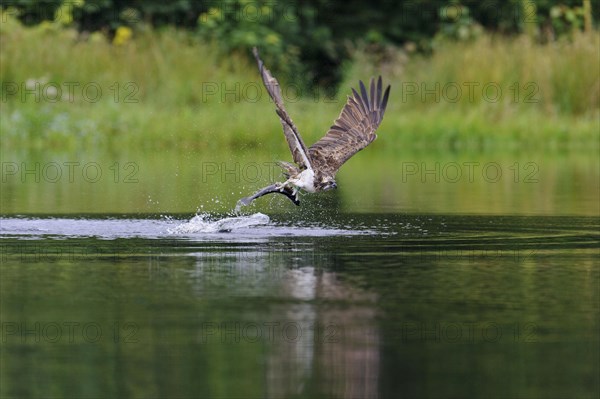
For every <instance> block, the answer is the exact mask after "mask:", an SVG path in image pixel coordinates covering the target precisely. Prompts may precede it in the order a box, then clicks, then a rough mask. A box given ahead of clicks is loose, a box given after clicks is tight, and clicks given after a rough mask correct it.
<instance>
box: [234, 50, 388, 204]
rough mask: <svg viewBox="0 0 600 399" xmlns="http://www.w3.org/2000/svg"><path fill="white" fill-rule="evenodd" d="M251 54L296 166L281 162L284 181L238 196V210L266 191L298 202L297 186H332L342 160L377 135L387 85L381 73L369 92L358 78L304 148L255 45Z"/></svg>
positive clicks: (321, 188)
mask: <svg viewBox="0 0 600 399" xmlns="http://www.w3.org/2000/svg"><path fill="white" fill-rule="evenodd" d="M253 53H254V57H255V58H256V61H257V62H258V69H259V70H260V74H261V77H262V80H263V83H264V84H265V87H266V89H267V92H268V93H269V96H271V98H272V99H273V102H274V103H275V108H276V109H275V112H277V115H278V116H279V120H280V122H281V125H282V127H283V133H284V135H285V139H286V140H287V143H288V146H289V147H290V151H291V153H292V158H293V160H294V162H295V163H296V164H297V165H298V166H295V165H293V164H291V163H288V162H281V166H282V167H283V169H284V173H285V175H286V177H288V180H287V181H286V182H284V183H276V184H273V185H271V186H269V187H266V188H264V189H262V190H260V191H258V192H257V193H255V194H254V195H252V196H249V197H245V198H242V199H241V200H240V201H239V202H238V207H237V208H238V210H239V207H240V206H241V205H248V204H249V203H250V202H252V201H253V200H254V199H256V198H258V197H261V196H263V195H266V194H270V193H282V194H285V195H286V196H287V197H288V198H290V199H291V200H292V201H293V202H294V203H295V204H296V205H299V204H300V201H299V200H298V190H299V189H304V190H306V191H308V192H320V191H326V190H329V189H332V188H336V187H337V184H336V182H335V175H336V173H337V171H338V170H339V169H340V167H341V166H342V165H343V164H344V162H346V161H347V160H348V159H350V158H351V157H352V156H353V155H354V154H356V153H357V152H358V151H360V150H362V149H363V148H365V147H366V146H368V145H369V144H370V143H371V142H372V141H373V140H375V139H376V138H377V135H376V134H375V131H376V130H377V128H378V127H379V124H380V123H381V121H382V120H383V114H384V113H385V108H386V106H387V102H388V97H389V94H390V86H389V85H388V86H387V87H386V89H385V91H383V90H382V81H381V76H379V78H378V79H377V84H375V80H374V79H373V78H371V82H370V85H369V92H367V89H366V87H365V85H364V83H363V82H362V81H359V87H360V94H359V93H358V92H357V91H356V90H354V89H352V96H348V101H347V102H346V105H344V108H343V109H342V112H341V113H340V115H339V116H338V118H337V119H336V120H335V122H334V124H333V125H332V126H331V127H330V128H329V130H328V131H327V133H326V134H325V136H323V137H322V138H321V139H320V140H319V141H317V142H316V143H314V144H313V145H312V146H310V147H309V148H307V147H306V145H305V144H304V141H302V137H301V136H300V133H299V132H298V128H297V127H296V126H295V125H294V122H293V121H292V119H291V118H290V116H289V114H288V113H287V111H286V110H285V107H284V105H283V97H282V95H281V88H280V87H279V82H277V79H275V78H274V77H273V75H271V72H270V71H269V70H268V69H267V68H265V66H264V63H263V61H262V60H261V59H260V57H259V55H258V50H257V49H256V48H254V49H253Z"/></svg>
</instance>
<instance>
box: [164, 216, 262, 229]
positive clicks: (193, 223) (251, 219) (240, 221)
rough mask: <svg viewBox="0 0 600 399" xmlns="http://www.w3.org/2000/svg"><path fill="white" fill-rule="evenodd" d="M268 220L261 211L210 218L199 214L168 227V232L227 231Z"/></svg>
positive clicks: (256, 224) (259, 224) (260, 224)
mask: <svg viewBox="0 0 600 399" xmlns="http://www.w3.org/2000/svg"><path fill="white" fill-rule="evenodd" d="M270 221H271V219H270V218H269V217H268V216H267V215H265V214H263V213H255V214H253V215H248V216H235V217H226V218H223V219H212V218H211V216H210V215H208V214H200V215H196V216H194V217H193V218H192V219H190V220H189V221H188V222H185V223H183V224H180V225H179V226H176V227H174V228H170V229H168V232H169V233H171V234H190V233H229V232H232V231H237V230H241V229H247V228H249V227H253V226H262V225H267V224H269V223H270Z"/></svg>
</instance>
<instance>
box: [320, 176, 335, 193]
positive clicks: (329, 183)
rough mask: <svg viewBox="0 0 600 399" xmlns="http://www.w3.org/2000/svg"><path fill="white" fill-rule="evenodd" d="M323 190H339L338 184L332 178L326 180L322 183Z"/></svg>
mask: <svg viewBox="0 0 600 399" xmlns="http://www.w3.org/2000/svg"><path fill="white" fill-rule="evenodd" d="M320 186H321V190H323V191H328V190H331V189H334V188H337V183H336V182H335V180H334V179H332V178H325V179H323V180H322V181H321V184H320Z"/></svg>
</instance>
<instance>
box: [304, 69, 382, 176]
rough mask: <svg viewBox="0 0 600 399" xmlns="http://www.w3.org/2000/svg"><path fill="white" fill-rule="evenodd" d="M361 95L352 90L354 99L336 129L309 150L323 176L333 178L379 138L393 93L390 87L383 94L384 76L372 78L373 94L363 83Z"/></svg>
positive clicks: (313, 161) (338, 121)
mask: <svg viewBox="0 0 600 399" xmlns="http://www.w3.org/2000/svg"><path fill="white" fill-rule="evenodd" d="M359 85H360V92H361V94H360V95H359V94H358V93H357V92H356V90H354V89H352V94H353V95H352V96H348V102H346V105H345V106H344V108H343V109H342V112H341V113H340V116H338V118H337V119H336V120H335V122H334V124H333V126H331V127H330V128H329V131H328V132H327V134H325V136H323V137H322V138H321V139H320V140H319V141H317V142H316V143H315V144H313V145H312V146H311V147H310V148H309V149H308V156H309V158H310V160H311V162H312V163H313V165H314V167H315V168H316V170H318V171H319V173H321V174H322V175H327V176H334V175H335V173H336V172H337V171H338V169H339V168H340V167H341V166H342V165H343V164H344V162H346V161H347V160H348V159H349V158H350V157H352V156H353V155H354V154H356V153H357V152H358V151H360V150H362V149H363V148H365V147H366V146H368V145H369V144H370V143H371V142H372V141H373V140H375V139H376V138H377V135H376V134H375V131H376V130H377V128H378V127H379V124H380V123H381V121H382V120H383V114H384V112H385V107H386V106H387V102H388V97H389V94H390V86H388V87H387V88H386V89H385V93H383V92H382V86H381V76H380V77H379V79H377V86H375V81H374V80H373V79H372V78H371V87H370V93H369V94H367V89H366V88H365V85H364V84H363V82H362V81H360V82H359Z"/></svg>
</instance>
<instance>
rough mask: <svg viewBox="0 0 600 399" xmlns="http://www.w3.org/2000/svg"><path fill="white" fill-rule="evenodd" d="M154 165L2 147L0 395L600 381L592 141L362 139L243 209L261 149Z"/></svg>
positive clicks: (298, 394)
mask: <svg viewBox="0 0 600 399" xmlns="http://www.w3.org/2000/svg"><path fill="white" fill-rule="evenodd" d="M366 154H368V152H365V155H366ZM11 157H12V158H11ZM221 158H222V157H221ZM136 159H137V160H136V161H135V163H136V165H134V166H131V165H126V163H127V162H134V161H131V159H128V158H114V157H111V156H107V155H102V156H98V157H97V158H94V157H91V158H90V159H87V160H83V159H80V158H70V157H69V156H57V155H54V156H48V155H46V156H42V155H39V157H38V156H32V155H31V154H29V155H26V156H23V155H18V154H16V155H13V154H11V155H4V156H3V162H12V163H14V164H15V165H16V166H17V167H18V168H19V169H17V170H16V171H15V172H14V173H13V172H12V169H10V168H13V167H14V165H12V164H6V163H4V164H3V168H4V169H3V184H2V193H1V194H0V199H1V200H2V216H1V217H0V260H1V262H2V266H1V268H0V292H1V298H0V299H1V302H0V310H1V323H2V325H1V328H0V331H1V334H2V335H1V337H0V342H1V352H0V366H1V368H0V381H1V384H0V396H1V397H2V398H5V397H7V398H13V397H14V398H28V397H53V398H63V397H66V398H100V397H138V398H159V397H160V398H167V397H169V398H263V397H268V398H280V397H295V398H321V397H327V398H329V397H333V398H397V397H410V398H413V397H419V398H442V397H481V398H507V397H510V398H535V397H546V398H547V397H597V396H598V393H599V392H600V388H599V380H598V375H599V373H600V365H599V358H600V345H599V336H598V331H599V328H600V323H599V322H598V314H599V300H600V297H599V278H600V275H599V274H600V273H599V270H600V269H599V263H598V259H599V248H600V245H599V244H600V233H599V231H600V218H599V214H600V213H599V212H598V195H599V193H598V184H599V183H598V174H599V173H600V172H599V171H598V168H597V166H598V161H597V157H596V156H595V155H594V156H592V155H588V156H583V157H580V156H572V155H565V156H558V155H557V156H555V157H548V156H538V157H537V158H536V157H535V156H524V155H511V154H503V155H493V156H492V155H489V156H488V155H485V154H483V155H481V154H479V155H473V156H471V155H464V154H462V155H461V154H458V155H456V156H450V157H449V158H448V157H446V158H442V159H441V160H438V162H440V166H439V167H437V166H435V162H436V158H435V157H434V156H429V157H427V156H425V157H423V156H420V155H419V154H416V155H415V154H413V155H410V154H409V155H408V156H407V157H406V158H403V159H406V162H407V163H405V164H398V163H394V162H393V158H392V156H391V155H387V156H381V157H380V158H379V159H378V158H377V157H374V156H368V155H367V156H366V157H364V158H363V157H362V154H361V157H357V159H356V162H354V160H353V161H352V163H349V164H348V166H349V167H350V168H349V169H348V170H347V171H345V172H344V173H345V174H343V175H340V178H339V179H338V183H339V185H340V189H339V190H337V191H335V192H332V193H327V194H325V195H323V196H316V197H309V196H305V197H302V199H301V200H302V202H303V204H302V206H301V207H300V208H297V207H295V206H294V205H292V204H291V203H288V202H286V201H287V200H286V199H285V198H284V197H283V196H277V197H275V196H274V197H273V198H263V199H261V200H259V203H257V204H256V205H255V206H252V207H248V208H245V209H244V210H243V214H242V215H233V214H231V213H230V211H231V209H232V207H233V205H234V204H235V201H237V199H238V198H239V197H241V196H243V195H247V194H248V193H249V192H252V191H253V190H254V189H256V188H258V187H260V186H262V185H264V183H265V182H268V180H269V179H267V178H266V177H265V176H263V177H261V178H259V179H254V178H251V176H250V177H249V175H246V176H245V177H244V175H243V174H242V172H241V170H242V169H241V168H242V167H245V168H246V169H247V171H246V172H247V173H250V169H249V168H250V167H249V166H248V165H250V163H249V162H254V161H250V160H248V158H243V157H240V158H229V159H233V161H231V162H234V163H233V164H235V162H240V169H239V170H238V171H237V172H235V166H233V167H232V168H233V169H231V170H233V171H234V172H232V173H231V174H229V175H228V174H225V175H221V170H222V165H219V164H217V169H214V165H212V164H209V163H208V162H218V159H220V157H219V156H217V155H214V158H210V157H208V156H207V158H206V159H204V160H203V159H199V158H197V157H192V156H190V157H187V158H186V156H185V154H184V155H181V154H179V155H178V156H175V155H170V154H168V153H167V154H165V155H164V157H162V158H157V159H160V161H156V162H154V163H153V161H152V160H151V159H149V158H144V157H143V156H140V157H139V158H136ZM226 159H227V158H226ZM235 159H237V160H235ZM269 159H271V157H270V156H267V155H264V156H263V157H262V158H259V159H258V161H256V162H267V161H268V160H269ZM275 159H276V158H275ZM23 160H25V161H23ZM71 161H77V162H79V163H80V165H73V164H67V165H66V166H65V165H64V162H71ZM23 162H25V163H27V165H25V166H26V167H28V168H30V169H29V170H32V171H33V172H31V173H29V174H27V173H26V174H25V175H22V174H21V173H22V169H21V168H22V166H23V165H22V163H23ZM36 162H39V163H40V166H39V167H37V168H38V170H39V171H40V172H39V178H40V179H39V181H37V182H36V181H35V177H36V173H38V172H36V166H35V163H36ZM50 162H55V163H57V164H58V165H59V167H60V168H62V169H61V173H62V174H61V175H60V177H59V178H56V176H57V175H56V174H54V175H53V174H51V173H54V172H56V170H58V169H57V167H56V166H48V165H49V164H50ZM90 162H96V163H97V164H98V167H96V169H98V168H99V169H100V170H101V171H102V172H103V174H102V176H104V180H103V179H102V178H99V179H98V180H96V181H93V180H94V179H95V177H94V175H92V174H91V173H92V172H93V170H92V169H93V168H94V166H88V167H87V168H88V169H87V170H86V173H87V174H85V175H78V174H76V173H75V169H73V171H74V174H73V175H72V176H73V181H70V180H69V179H70V178H69V177H68V176H69V175H68V172H69V171H68V168H69V167H71V166H72V167H73V168H75V167H80V166H81V168H83V165H86V163H87V164H89V163H90ZM114 162H118V165H115V168H113V169H109V168H110V167H111V166H113V165H114ZM169 162H171V163H169ZM203 162H205V163H203ZM227 162H229V161H227ZM409 162H412V163H410V164H409ZM421 162H425V164H421ZM468 162H478V163H479V167H483V165H485V164H489V163H490V162H495V163H497V165H499V168H500V170H501V172H502V176H504V177H506V179H502V177H500V178H496V177H494V175H492V172H493V170H492V169H495V170H498V167H497V166H495V165H493V166H487V168H488V169H487V172H486V173H488V174H486V175H478V176H479V177H475V176H477V175H473V178H472V179H471V180H469V179H468V178H465V177H464V176H465V173H467V170H468V168H475V167H476V166H477V165H474V164H467V165H466V166H465V163H468ZM528 162H534V163H535V164H536V165H534V166H532V165H531V164H527V163H528ZM453 163H455V164H456V165H459V167H460V168H461V173H462V175H461V179H459V180H456V181H454V180H455V179H456V176H457V175H456V174H454V175H451V174H450V173H452V171H453V169H452V168H454V172H456V170H458V169H457V168H456V165H454V164H453ZM515 163H518V165H515ZM31 165H33V166H31ZM69 165H71V166H69ZM210 165H212V166H210ZM244 165H246V166H244ZM351 165H353V166H351ZM429 165H433V166H429ZM448 165H450V166H448ZM469 165H471V166H469ZM511 166H513V167H514V168H516V170H517V171H519V174H518V176H517V175H514V174H511V173H513V172H515V169H509V168H510V167H511ZM227 167H229V166H227ZM415 167H416V168H418V170H415ZM444 167H445V169H444ZM536 167H537V169H536ZM6 168H9V169H6ZM44 168H46V170H45V171H44ZM52 168H54V170H53V169H52ZM203 168H204V169H203ZM207 168H213V169H207ZM423 168H424V169H423ZM428 168H431V170H432V172H431V173H430V174H425V175H424V177H423V176H421V175H420V173H421V171H422V170H428ZM436 168H437V169H436ZM115 170H118V171H119V174H118V175H113V174H112V173H114V172H115ZM261 170H262V169H261ZM444 170H445V172H444ZM132 172H135V173H134V174H133V175H125V176H129V178H131V179H137V181H131V182H126V181H125V180H124V179H125V178H126V177H124V175H123V173H126V174H131V173H132ZM534 172H535V173H534ZM261 173H263V172H261ZM515 173H516V172H515ZM532 173H533V174H532ZM436 174H437V175H438V177H439V179H438V180H437V181H436V180H435V178H436ZM115 176H116V180H115ZM482 176H485V177H482ZM526 177H528V178H529V179H535V180H536V181H527V182H525V181H524V180H523V179H525V178H526ZM52 179H57V180H56V181H55V182H51V181H48V180H52ZM86 179H87V180H86ZM235 179H238V181H237V182H236V180H235ZM423 179H424V180H423ZM432 179H433V180H432ZM88 180H89V181H88Z"/></svg>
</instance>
